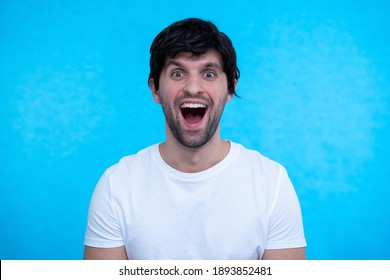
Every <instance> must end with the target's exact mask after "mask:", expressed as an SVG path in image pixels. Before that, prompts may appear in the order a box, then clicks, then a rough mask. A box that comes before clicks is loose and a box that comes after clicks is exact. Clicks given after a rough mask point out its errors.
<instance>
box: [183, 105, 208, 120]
mask: <svg viewBox="0 0 390 280" xmlns="http://www.w3.org/2000/svg"><path fill="white" fill-rule="evenodd" d="M180 110H181V114H182V115H183V118H184V119H185V121H186V122H187V123H188V124H192V125H193V124H197V123H200V122H201V121H202V119H203V117H204V115H205V114H206V110H207V106H206V105H204V104H200V103H184V104H183V105H181V106H180Z"/></svg>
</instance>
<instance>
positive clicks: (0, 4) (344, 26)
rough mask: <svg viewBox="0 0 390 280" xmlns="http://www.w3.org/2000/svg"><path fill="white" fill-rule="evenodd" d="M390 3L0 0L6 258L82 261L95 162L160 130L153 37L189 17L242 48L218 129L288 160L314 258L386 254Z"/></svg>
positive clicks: (1, 251) (0, 218) (0, 164)
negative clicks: (152, 74) (152, 80)
mask: <svg viewBox="0 0 390 280" xmlns="http://www.w3.org/2000/svg"><path fill="white" fill-rule="evenodd" d="M209 2H211V3H209ZM389 14H390V8H389V4H387V1H378V0H376V1H375V0H373V1H368V0H364V1H338V0H330V1H304V0H301V1H257V0H252V1H203V0H201V1H199V0H197V1H193V3H191V4H189V3H188V2H186V3H185V4H184V3H182V2H178V1H124V0H122V1H120V0H119V1H102V0H88V1H75V0H74V1H72V0H67V1H66V0H63V1H49V0H47V1H44V0H35V1H33V0H31V1H27V0H24V1H21V0H1V1H0V158H1V159H0V188H1V195H0V203H1V211H0V226H1V229H0V258H1V259H80V258H81V257H82V252H83V236H84V231H85V226H86V215H87V208H88V203H89V199H90V196H91V193H92V191H93V188H94V186H95V183H96V182H97V180H98V178H99V177H100V175H101V174H102V172H103V171H104V169H105V168H107V167H108V166H110V165H111V164H113V163H115V162H116V161H117V160H118V159H119V158H120V157H122V156H124V155H127V154H131V153H135V152H136V151H138V150H139V149H141V148H143V147H146V146H148V145H150V144H153V143H156V142H159V141H163V140H164V121H163V115H162V113H161V110H160V108H159V106H158V105H156V104H154V102H153V100H152V98H151V94H150V92H149V89H148V87H147V76H148V57H149V54H148V49H149V45H150V43H151V41H152V40H153V38H154V36H155V35H156V34H157V33H158V32H159V31H160V30H161V29H162V28H164V27H165V26H167V25H168V24H170V23H172V22H173V21H175V20H178V19H182V18H185V17H189V16H197V17H202V18H205V19H210V20H212V21H213V22H215V23H216V24H217V25H218V26H219V27H220V29H221V30H223V31H224V32H226V33H227V34H228V35H229V36H230V37H231V38H232V40H233V42H234V44H235V47H236V50H237V53H238V58H239V66H240V69H241V72H242V77H241V79H240V81H239V87H238V94H239V95H241V96H242V99H235V100H233V101H232V102H230V103H229V104H228V105H227V108H226V110H225V115H224V117H223V120H222V121H223V125H222V134H223V137H224V138H227V139H231V140H233V141H237V142H240V143H243V144H244V145H245V146H246V147H248V148H252V149H256V150H259V151H260V152H262V153H263V154H264V155H266V156H268V157H271V158H273V159H275V160H277V161H279V162H281V163H282V164H283V165H285V166H286V168H287V170H288V171H289V174H290V177H291V179H292V181H293V183H294V185H295V187H296V190H297V193H298V195H299V197H300V201H301V205H302V211H303V217H304V224H305V230H306V236H307V242H308V249H307V251H308V258H310V259H390V241H389V240H390V225H389V220H390V219H389V213H390V201H389V197H390V183H389V182H390V178H389V174H390V172H389V171H390V170H389V163H388V160H389V159H390V147H389V143H390V131H389V121H390V104H389V101H390V100H389V99H390V48H389V46H390V19H389Z"/></svg>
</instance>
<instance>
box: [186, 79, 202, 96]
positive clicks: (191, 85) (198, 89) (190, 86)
mask: <svg viewBox="0 0 390 280" xmlns="http://www.w3.org/2000/svg"><path fill="white" fill-rule="evenodd" d="M183 91H184V93H186V94H188V95H198V94H202V93H203V92H204V88H203V85H202V80H201V78H200V77H198V76H196V75H190V76H189V77H188V78H187V79H186V82H185V84H184V87H183Z"/></svg>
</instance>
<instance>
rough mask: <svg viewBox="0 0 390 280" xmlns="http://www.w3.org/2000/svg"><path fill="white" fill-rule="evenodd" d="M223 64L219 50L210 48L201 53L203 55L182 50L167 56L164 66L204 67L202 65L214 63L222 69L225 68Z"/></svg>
mask: <svg viewBox="0 0 390 280" xmlns="http://www.w3.org/2000/svg"><path fill="white" fill-rule="evenodd" d="M222 64H223V63H222V57H221V55H220V54H219V52H217V51H216V50H214V49H211V50H209V51H207V52H206V53H204V54H201V55H196V54H194V53H191V52H180V53H178V54H177V55H176V56H174V57H170V56H167V57H166V58H165V62H164V67H163V68H167V67H169V66H170V65H176V66H177V65H179V66H193V67H196V66H199V67H202V66H206V65H208V66H210V65H213V66H215V67H218V68H220V69H221V70H222V69H223V65H222Z"/></svg>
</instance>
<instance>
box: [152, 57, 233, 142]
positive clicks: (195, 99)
mask: <svg viewBox="0 0 390 280" xmlns="http://www.w3.org/2000/svg"><path fill="white" fill-rule="evenodd" d="M149 83H150V86H151V88H152V92H153V96H154V99H155V100H156V102H158V103H160V104H161V105H162V108H163V112H164V115H165V119H166V123H167V125H168V128H169V130H170V131H171V132H172V134H173V135H174V136H175V138H176V139H177V140H178V141H179V142H180V143H181V144H182V145H183V146H185V147H188V148H198V147H201V146H203V145H204V144H206V143H207V142H208V141H209V140H210V139H211V138H212V137H213V135H214V134H215V131H216V130H217V129H218V128H219V121H220V118H221V115H222V112H223V109H224V106H225V103H226V102H228V101H229V100H230V99H231V97H232V95H231V94H229V92H228V85H227V77H226V74H225V73H224V72H223V65H222V59H221V56H220V54H219V53H218V52H217V51H215V50H210V51H208V52H207V53H205V54H203V55H200V56H195V55H193V54H192V53H179V54H178V55H176V56H175V57H174V58H170V57H168V58H167V59H166V61H165V64H164V67H163V70H162V71H161V74H160V79H159V89H158V91H156V90H155V88H154V85H153V83H152V82H151V81H149Z"/></svg>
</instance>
